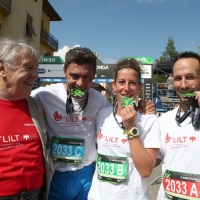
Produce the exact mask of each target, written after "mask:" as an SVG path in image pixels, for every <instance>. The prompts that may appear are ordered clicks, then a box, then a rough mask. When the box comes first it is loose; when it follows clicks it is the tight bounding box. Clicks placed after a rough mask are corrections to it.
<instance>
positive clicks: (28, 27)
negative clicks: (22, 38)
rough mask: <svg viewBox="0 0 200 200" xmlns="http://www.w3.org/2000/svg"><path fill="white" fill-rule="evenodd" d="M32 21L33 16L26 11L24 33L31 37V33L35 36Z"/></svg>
mask: <svg viewBox="0 0 200 200" xmlns="http://www.w3.org/2000/svg"><path fill="white" fill-rule="evenodd" d="M32 23H33V17H32V16H31V15H29V14H28V13H27V14H26V32H25V34H26V35H27V36H28V37H29V38H31V37H32V35H35V36H36V34H35V31H34V28H33V25H32Z"/></svg>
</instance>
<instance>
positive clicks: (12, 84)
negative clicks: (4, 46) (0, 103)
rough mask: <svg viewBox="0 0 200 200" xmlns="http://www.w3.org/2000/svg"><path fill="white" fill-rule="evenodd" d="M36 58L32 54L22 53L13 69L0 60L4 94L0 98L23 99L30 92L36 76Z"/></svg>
mask: <svg viewBox="0 0 200 200" xmlns="http://www.w3.org/2000/svg"><path fill="white" fill-rule="evenodd" d="M37 68H38V60H37V59H36V58H35V57H33V56H28V55H24V56H23V57H22V58H21V59H18V60H17V61H16V62H15V63H14V66H13V69H10V68H8V66H7V65H6V64H5V63H4V62H3V61H0V73H1V81H2V87H4V91H5V92H4V94H3V96H2V98H4V99H8V100H19V99H23V98H25V97H27V96H29V95H30V94H31V90H32V87H33V84H34V82H35V81H36V80H37V78H38V74H37Z"/></svg>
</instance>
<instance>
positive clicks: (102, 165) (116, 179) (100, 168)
mask: <svg viewBox="0 0 200 200" xmlns="http://www.w3.org/2000/svg"><path fill="white" fill-rule="evenodd" d="M127 173H128V159H127V157H118V156H106V155H102V154H98V157H97V177H98V179H99V180H100V181H106V182H110V183H114V184H120V183H124V182H125V181H126V180H127Z"/></svg>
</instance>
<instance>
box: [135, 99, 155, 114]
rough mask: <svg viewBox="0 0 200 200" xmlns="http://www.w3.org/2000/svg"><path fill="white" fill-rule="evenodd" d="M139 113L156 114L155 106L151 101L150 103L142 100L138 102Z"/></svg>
mask: <svg viewBox="0 0 200 200" xmlns="http://www.w3.org/2000/svg"><path fill="white" fill-rule="evenodd" d="M138 111H139V112H140V113H141V114H143V115H146V114H148V115H149V114H156V108H155V105H154V103H153V102H152V101H151V100H149V101H143V100H140V101H139V102H138Z"/></svg>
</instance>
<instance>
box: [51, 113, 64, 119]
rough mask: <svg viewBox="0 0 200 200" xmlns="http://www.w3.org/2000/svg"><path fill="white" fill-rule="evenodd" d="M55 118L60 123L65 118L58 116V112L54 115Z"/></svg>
mask: <svg viewBox="0 0 200 200" xmlns="http://www.w3.org/2000/svg"><path fill="white" fill-rule="evenodd" d="M53 116H54V119H55V121H60V120H61V119H63V118H64V117H63V116H62V115H59V114H58V111H56V112H55V113H54V114H53Z"/></svg>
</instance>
